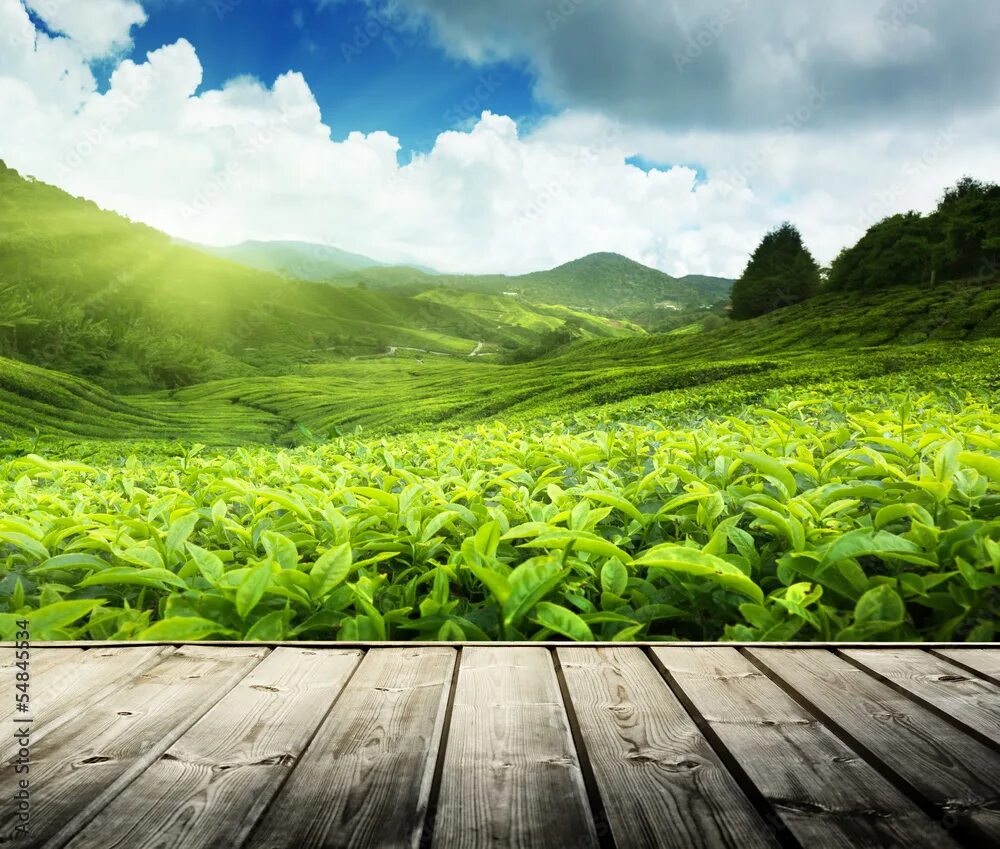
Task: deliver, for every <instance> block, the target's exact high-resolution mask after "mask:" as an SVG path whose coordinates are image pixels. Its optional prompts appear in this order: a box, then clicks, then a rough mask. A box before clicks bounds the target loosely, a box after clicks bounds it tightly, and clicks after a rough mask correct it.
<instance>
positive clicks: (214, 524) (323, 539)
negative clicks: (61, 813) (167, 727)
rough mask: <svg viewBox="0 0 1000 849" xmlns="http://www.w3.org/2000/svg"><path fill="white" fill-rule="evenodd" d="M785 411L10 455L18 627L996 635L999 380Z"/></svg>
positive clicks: (150, 633) (577, 636)
mask: <svg viewBox="0 0 1000 849" xmlns="http://www.w3.org/2000/svg"><path fill="white" fill-rule="evenodd" d="M771 400H772V402H773V403H771V404H770V406H768V407H766V408H765V407H753V408H746V409H743V410H740V411H738V412H739V414H738V415H720V414H713V415H709V416H707V417H705V418H703V419H702V420H700V421H699V420H697V418H696V417H695V416H693V415H689V416H687V417H686V418H684V417H678V416H676V415H673V414H670V415H669V416H668V417H667V418H663V419H659V420H658V418H657V416H656V414H655V411H654V412H653V413H652V414H651V413H650V411H649V409H648V405H647V406H639V405H637V406H636V408H635V410H634V412H633V414H632V415H631V416H629V415H626V414H625V413H624V412H623V411H622V410H618V411H617V412H616V414H615V415H614V416H613V417H609V418H608V419H606V420H602V419H601V418H600V415H599V414H595V415H592V416H590V417H589V418H586V417H584V418H581V419H578V420H576V421H573V422H549V423H544V424H542V423H535V424H526V425H515V424H511V423H507V424H501V423H491V424H484V425H480V426H476V427H473V426H470V427H468V428H466V429H465V430H454V431H450V432H440V433H425V434H419V435H412V434H411V435H406V436H397V437H389V438H381V439H377V438H370V439H364V438H361V437H357V436H355V437H338V438H335V439H333V440H331V441H330V442H328V443H325V444H318V445H312V446H302V447H298V448H291V449H287V450H279V449H275V448H238V449H233V450H226V451H222V450H218V449H215V450H210V449H207V448H205V447H203V446H197V445H196V446H188V447H187V448H185V449H184V450H182V451H170V450H167V449H165V448H164V447H163V446H159V447H149V448H146V449H143V450H141V451H137V450H136V446H135V444H133V443H109V444H103V445H100V446H97V447H95V448H93V449H92V451H91V456H90V457H88V458H87V462H81V461H80V460H79V459H76V460H74V459H66V458H65V457H64V456H62V455H60V454H59V453H58V452H53V453H52V454H51V455H50V456H48V457H46V456H41V455H40V454H39V453H34V454H28V455H26V456H20V457H7V458H3V459H0V598H3V599H6V608H7V609H6V612H4V613H0V636H2V637H3V638H9V637H10V635H11V633H12V631H13V630H14V621H15V620H16V619H18V618H21V617H25V616H26V617H27V618H29V619H30V620H31V628H32V634H33V637H34V638H35V639H115V640H119V639H126V640H128V639H142V640H161V639H162V640H196V639H202V638H221V639H230V638H231V639H248V640H258V639H260V640H280V639H337V640H385V639H411V638H413V639H422V640H491V639H509V640H510V639H530V640H540V639H571V640H591V639H600V640H670V639H685V640H715V639H729V640H792V639H799V640H819V639H822V640H833V639H838V640H889V639H891V640H919V639H928V640H952V639H962V640H964V639H968V640H990V639H992V638H993V637H994V633H995V631H994V623H995V622H996V621H997V618H998V614H1000V596H998V592H997V587H998V586H1000V414H998V413H997V412H996V411H995V409H994V406H993V402H994V401H995V396H994V394H993V393H991V392H988V391H980V392H978V393H957V392H956V393H953V392H947V391H935V392H933V393H930V394H927V395H924V396H912V395H909V394H874V393H872V394H869V395H868V396H864V395H860V396H859V394H858V393H857V391H856V390H855V389H854V388H853V387H851V388H844V389H843V390H842V391H840V392H833V393H830V394H828V395H827V397H819V396H813V395H811V394H810V393H809V392H803V391H802V390H797V391H795V392H791V391H789V392H787V393H786V394H785V395H784V396H781V397H779V396H778V395H777V394H775V393H772V396H771ZM37 450H38V451H40V452H44V450H45V449H44V447H42V448H38V449H37ZM77 456H82V454H78V455H77Z"/></svg>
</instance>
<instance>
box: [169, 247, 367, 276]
mask: <svg viewBox="0 0 1000 849" xmlns="http://www.w3.org/2000/svg"><path fill="white" fill-rule="evenodd" d="M178 243H179V244H183V245H186V246H187V247H191V248H195V249H197V250H200V251H202V252H204V253H207V254H211V255H212V256H217V257H221V258H222V259H228V260H231V261H232V262H238V263H240V264H241V265H246V266H249V267H250V268H256V269H257V270H258V271H271V272H274V273H275V274H282V275H284V276H285V277H290V278H293V279H295V280H313V281H323V280H328V279H329V278H331V277H335V276H336V275H338V274H344V273H345V272H348V271H359V270H361V269H363V268H377V267H379V266H383V265H385V263H382V262H379V261H378V260H374V259H371V258H370V257H366V256H362V255H361V254H353V253H349V252H348V251H342V250H340V248H335V247H332V246H331V245H319V244H314V243H311V242H281V241H273V242H272V241H269V242H259V241H249V242H241V243H240V244H238V245H230V246H227V247H213V246H210V245H199V244H195V243H194V242H183V241H179V242H178Z"/></svg>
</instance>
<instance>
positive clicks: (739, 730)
mask: <svg viewBox="0 0 1000 849" xmlns="http://www.w3.org/2000/svg"><path fill="white" fill-rule="evenodd" d="M652 654H653V657H654V659H655V660H656V662H657V663H658V664H659V665H660V667H661V669H662V670H663V671H664V673H666V674H668V675H669V676H670V677H671V678H672V679H673V680H674V681H675V682H676V684H677V686H678V687H680V688H681V689H682V690H683V693H684V697H685V698H686V699H688V700H689V701H690V703H691V705H692V707H693V708H694V709H695V710H697V711H698V713H699V714H700V715H701V716H702V717H703V718H704V720H705V722H706V723H707V724H708V726H709V727H710V728H711V730H712V732H713V733H714V734H715V735H716V737H717V738H718V740H719V742H720V743H721V744H722V745H723V746H725V748H726V749H727V750H728V751H729V752H730V753H731V755H732V756H733V757H734V758H735V760H736V761H738V763H739V766H740V768H741V769H742V770H743V772H744V773H745V774H746V776H747V777H748V778H749V779H750V780H751V781H752V782H753V784H754V785H755V786H756V787H757V789H758V790H759V791H760V793H761V795H762V796H763V797H764V799H766V800H767V801H768V803H770V805H771V807H772V808H773V810H774V812H775V814H776V815H777V817H778V818H779V819H780V822H781V823H783V824H784V826H785V827H787V828H788V829H789V830H790V832H791V833H792V835H793V836H794V837H795V838H796V839H797V840H798V841H799V843H800V844H801V845H803V846H808V847H810V849H820V847H853V849H859V847H871V849H882V847H885V846H907V847H914V849H915V847H928V849H944V847H952V846H954V845H955V844H954V843H953V841H952V840H951V839H950V838H949V837H948V835H947V833H946V831H945V830H944V829H943V828H942V827H941V826H940V825H939V824H937V823H935V822H934V821H933V820H931V819H930V817H928V816H927V815H926V814H924V813H923V812H922V811H921V810H920V809H919V808H917V807H916V806H915V805H914V804H913V803H912V802H911V801H910V800H909V799H907V798H906V797H905V796H904V795H903V794H902V793H901V792H900V791H899V790H897V789H896V788H895V787H893V786H892V785H891V784H890V783H889V782H888V781H886V780H885V779H884V778H882V776H881V775H879V774H878V772H876V771H875V769H874V768H873V767H871V766H870V765H869V764H868V763H866V762H865V761H864V760H863V759H862V758H861V757H859V756H858V754H857V753H855V752H854V751H852V750H851V749H849V748H848V747H847V746H846V745H845V744H844V743H842V742H841V741H840V740H839V739H838V738H837V737H836V736H835V735H834V734H833V733H832V732H830V731H829V730H828V729H827V728H825V727H824V726H823V725H822V724H821V723H820V722H819V721H818V720H817V719H816V717H815V716H813V715H812V714H810V713H808V712H807V711H806V710H805V709H804V708H802V707H801V706H800V705H798V704H797V703H796V702H795V701H794V700H793V699H792V698H791V697H790V696H788V695H787V694H786V693H785V692H784V691H783V690H782V689H781V688H780V687H779V686H778V685H777V684H775V683H774V682H773V681H771V680H770V679H769V678H767V676H765V675H764V673H763V672H761V671H760V670H759V669H757V668H756V667H755V666H754V665H753V664H752V663H751V662H750V661H749V660H748V659H747V658H745V657H744V656H743V655H741V654H740V653H739V652H738V651H737V650H736V649H732V648H711V649H709V648H705V649H699V650H697V651H691V650H687V649H676V648H656V649H653V652H652Z"/></svg>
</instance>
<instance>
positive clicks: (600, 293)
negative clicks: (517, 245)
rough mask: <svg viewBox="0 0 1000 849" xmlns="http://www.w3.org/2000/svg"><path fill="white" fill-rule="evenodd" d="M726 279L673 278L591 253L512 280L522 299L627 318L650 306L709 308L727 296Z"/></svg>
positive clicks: (610, 255) (624, 260) (623, 259)
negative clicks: (632, 313)
mask: <svg viewBox="0 0 1000 849" xmlns="http://www.w3.org/2000/svg"><path fill="white" fill-rule="evenodd" d="M730 286H731V281H728V280H727V281H721V282H717V278H716V279H713V278H701V277H699V278H693V279H689V280H688V281H682V280H678V279H677V278H675V277H671V276H670V275H669V274H665V273H663V272H662V271H657V270H656V269H654V268H649V267H647V266H645V265H641V264H640V263H638V262H635V261H633V260H631V259H628V258H627V257H624V256H621V255H620V254H614V253H597V254H591V255H590V256H585V257H583V258H582V259H577V260H573V261H572V262H567V263H566V264H565V265H560V266H558V267H557V268H553V269H551V270H549V271H539V272H535V273H534V274H526V275H524V276H522V277H519V278H517V279H516V283H515V288H516V289H517V290H518V291H519V292H520V293H521V294H522V295H524V296H525V297H526V298H528V299H530V300H538V301H546V302H548V301H551V300H552V299H553V298H555V299H556V302H557V303H561V304H566V305H567V306H572V307H576V308H578V309H580V308H583V309H591V310H595V311H599V312H610V313H615V314H627V313H628V312H629V311H630V310H632V309H634V308H641V307H644V306H646V305H649V304H652V305H654V306H656V305H662V306H663V307H664V308H666V309H672V308H690V307H704V306H709V305H710V304H712V303H713V302H715V301H718V300H720V299H721V298H725V297H727V296H728V294H729V288H730Z"/></svg>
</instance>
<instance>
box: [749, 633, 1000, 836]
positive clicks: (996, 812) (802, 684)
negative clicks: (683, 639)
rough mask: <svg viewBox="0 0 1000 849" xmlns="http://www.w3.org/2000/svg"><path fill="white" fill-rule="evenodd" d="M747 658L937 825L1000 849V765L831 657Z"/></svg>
mask: <svg viewBox="0 0 1000 849" xmlns="http://www.w3.org/2000/svg"><path fill="white" fill-rule="evenodd" d="M749 653H750V654H751V655H752V656H754V657H755V658H757V659H758V660H759V661H760V662H761V663H762V664H763V665H764V666H766V667H767V668H768V669H770V670H771V671H772V672H773V673H775V674H776V675H778V676H780V678H781V679H782V680H783V681H785V682H786V683H787V684H788V685H789V686H790V687H791V688H793V689H794V690H795V691H796V692H797V693H798V694H800V696H801V697H802V698H804V699H805V700H807V701H808V702H809V703H810V704H811V705H812V706H814V707H815V709H816V710H818V711H819V712H820V715H821V716H822V718H823V720H824V722H826V723H827V724H828V725H830V724H832V725H835V726H836V727H838V728H840V729H842V730H843V731H844V732H845V733H846V734H847V735H848V738H849V739H850V740H854V741H857V742H858V743H859V744H860V745H861V746H862V747H864V749H866V750H867V752H869V753H871V755H872V756H874V757H875V758H877V759H878V760H879V761H880V762H882V763H884V764H885V765H886V766H887V767H889V769H891V770H892V771H893V772H894V773H895V774H896V775H898V776H900V777H901V778H902V779H903V780H904V781H905V782H906V783H907V784H908V785H909V786H910V787H911V788H913V789H914V790H916V791H917V792H918V793H919V794H920V795H921V796H922V797H923V798H924V799H925V800H927V802H929V803H930V805H931V806H933V807H934V809H935V810H936V812H937V815H938V817H940V819H941V820H942V821H944V822H946V823H948V824H949V826H952V825H953V826H956V827H958V829H959V831H960V832H962V833H963V834H965V835H967V836H968V837H969V838H970V840H973V841H975V842H978V843H980V844H981V845H986V844H988V843H993V844H995V845H997V846H1000V758H997V756H996V753H995V752H994V751H993V750H992V749H991V748H990V747H988V746H985V745H983V744H982V743H980V742H979V741H978V740H976V739H974V738H972V737H971V736H969V735H967V734H964V733H963V732H962V731H960V730H959V729H957V728H955V727H954V726H953V725H951V724H950V723H948V722H946V721H945V720H943V719H941V718H940V717H939V716H938V715H937V714H935V713H933V712H932V711H929V710H927V709H926V708H924V707H922V706H921V705H920V704H918V703H917V702H914V701H913V700H912V699H909V698H907V696H905V695H904V694H902V693H900V692H898V691H896V690H894V689H892V688H891V687H888V686H887V685H885V684H883V683H881V682H880V681H878V680H877V679H875V678H873V677H872V676H871V675H868V674H867V673H866V672H864V671H863V670H861V669H858V668H857V667H856V666H852V665H851V664H850V663H848V662H847V661H846V660H844V659H843V658H840V657H838V656H836V655H834V654H833V653H831V652H828V651H824V650H822V649H818V650H816V651H803V650H796V651H789V650H783V649H751V650H750V652H749Z"/></svg>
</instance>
